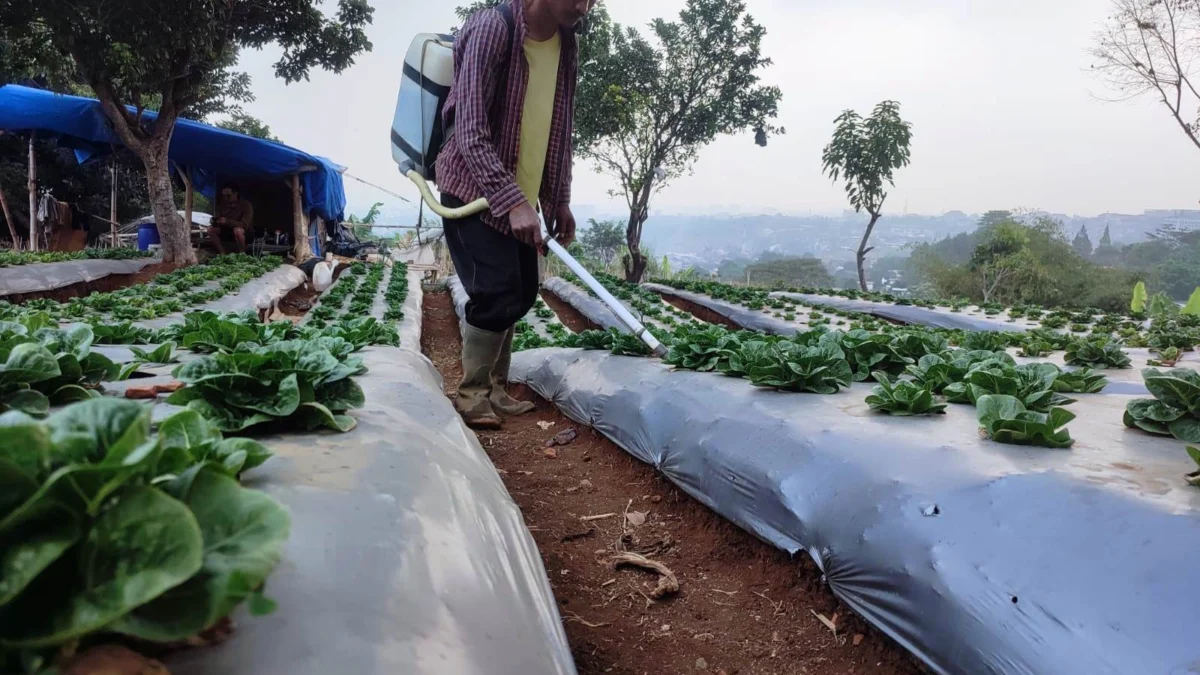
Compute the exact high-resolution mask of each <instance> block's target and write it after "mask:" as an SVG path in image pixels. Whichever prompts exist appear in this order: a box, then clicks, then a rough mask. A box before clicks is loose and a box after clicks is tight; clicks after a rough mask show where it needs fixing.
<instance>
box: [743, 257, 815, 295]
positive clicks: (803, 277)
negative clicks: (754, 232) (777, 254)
mask: <svg viewBox="0 0 1200 675" xmlns="http://www.w3.org/2000/svg"><path fill="white" fill-rule="evenodd" d="M745 277H746V278H747V279H749V281H750V283H751V284H754V285H756V286H771V287H775V288H787V287H790V286H806V287H809V288H829V287H830V286H832V285H833V277H832V276H830V275H829V270H827V269H825V263H823V262H821V261H820V260H819V259H817V258H775V259H772V260H767V261H760V262H757V263H755V264H753V265H750V266H749V267H747V268H746V270H745Z"/></svg>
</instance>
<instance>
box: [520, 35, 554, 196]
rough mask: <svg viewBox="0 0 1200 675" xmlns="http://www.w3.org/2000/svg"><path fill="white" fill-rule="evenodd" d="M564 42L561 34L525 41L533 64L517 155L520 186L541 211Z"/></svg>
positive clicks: (522, 116) (529, 59)
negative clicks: (542, 191) (541, 197)
mask: <svg viewBox="0 0 1200 675" xmlns="http://www.w3.org/2000/svg"><path fill="white" fill-rule="evenodd" d="M561 55H562V38H561V37H560V36H559V34H558V33H555V34H554V37H552V38H550V39H549V40H546V41H545V42H535V41H534V40H530V39H526V40H525V59H526V60H527V61H528V62H529V86H528V88H527V89H526V90H525V105H524V110H523V112H522V115H521V145H520V152H519V153H518V154H517V186H518V187H520V188H521V192H523V193H524V194H525V198H526V199H528V200H529V203H530V204H532V205H533V207H534V208H537V204H538V193H539V192H540V191H541V187H542V174H543V173H544V172H545V170H546V150H547V148H548V147H549V146H550V123H551V120H552V118H553V117H554V94H555V93H556V91H557V89H558V62H559V58H560V57H561Z"/></svg>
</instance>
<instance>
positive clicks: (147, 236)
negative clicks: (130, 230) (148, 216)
mask: <svg viewBox="0 0 1200 675" xmlns="http://www.w3.org/2000/svg"><path fill="white" fill-rule="evenodd" d="M161 243H162V240H161V239H159V238H158V225H156V224H155V223H142V224H141V225H138V250H139V251H149V250H150V247H151V246H152V245H154V244H161Z"/></svg>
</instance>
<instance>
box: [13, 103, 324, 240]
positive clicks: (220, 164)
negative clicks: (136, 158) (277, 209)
mask: <svg viewBox="0 0 1200 675" xmlns="http://www.w3.org/2000/svg"><path fill="white" fill-rule="evenodd" d="M143 116H144V117H145V118H147V119H148V120H151V121H153V120H154V119H155V118H156V117H157V115H155V113H153V112H146V113H144V114H143ZM0 129H4V130H8V131H30V130H33V131H38V132H43V133H45V132H49V133H51V134H53V135H55V136H57V137H58V138H60V139H61V140H62V141H63V143H64V145H67V146H68V147H72V148H75V150H76V156H77V157H78V158H79V160H80V162H84V161H87V160H88V159H91V158H93V157H95V156H97V155H98V154H102V153H105V152H108V148H110V147H111V146H123V145H124V143H122V142H121V139H120V138H118V137H117V134H116V132H114V131H113V129H112V126H111V125H110V124H109V120H108V118H107V117H106V116H105V115H104V111H103V110H101V108H100V102H99V101H97V100H95V99H91V98H82V97H79V96H64V95H61V94H55V93H52V92H48V91H43V90H41V89H32V88H29V87H22V86H18V85H8V86H5V87H0ZM169 156H170V159H171V161H172V162H174V163H175V164H177V165H179V166H181V167H184V168H185V169H187V170H189V171H190V173H191V176H192V182H193V185H195V187H196V189H197V190H198V191H200V192H201V193H203V194H205V195H206V196H208V197H209V198H210V199H211V198H214V197H215V194H216V189H217V187H218V186H219V185H221V184H223V183H224V182H225V181H227V180H238V179H261V178H286V177H289V176H291V175H293V174H296V173H298V172H300V171H302V170H304V169H310V168H311V170H309V171H306V172H305V173H302V174H300V182H301V184H302V185H303V186H304V205H305V208H306V211H307V212H310V213H311V212H312V211H316V212H317V213H318V214H319V215H320V216H321V217H322V218H324V219H325V220H326V221H332V222H338V221H340V220H341V219H342V214H343V212H344V211H345V210H346V192H345V189H344V188H343V186H342V174H341V171H342V168H341V167H339V166H338V165H337V164H334V163H333V162H331V161H329V160H327V159H325V158H323V157H317V156H315V155H310V154H308V153H306V152H302V151H300V150H297V149H295V148H290V147H288V146H286V145H283V144H282V143H275V142H272V141H265V140H262V139H260V138H253V137H251V136H246V135H244V134H239V133H237V132H234V131H229V130H226V129H221V128H218V127H213V126H209V125H207V124H201V123H199V122H193V121H191V120H184V119H181V120H179V121H178V122H177V123H176V124H175V132H174V135H173V136H172V138H171V150H170V155H169Z"/></svg>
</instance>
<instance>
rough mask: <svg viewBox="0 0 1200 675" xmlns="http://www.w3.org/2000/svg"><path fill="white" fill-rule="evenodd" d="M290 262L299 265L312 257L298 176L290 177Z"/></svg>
mask: <svg viewBox="0 0 1200 675" xmlns="http://www.w3.org/2000/svg"><path fill="white" fill-rule="evenodd" d="M292 232H293V237H294V239H295V241H294V242H293V245H292V258H293V260H292V262H294V263H295V264H297V265H299V264H300V263H302V262H304V261H305V260H308V259H309V258H311V257H313V252H312V245H311V244H309V242H308V218H307V217H306V216H305V214H304V198H303V196H302V193H301V191H300V174H295V175H294V176H292Z"/></svg>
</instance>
